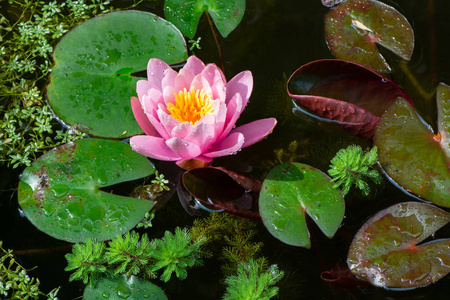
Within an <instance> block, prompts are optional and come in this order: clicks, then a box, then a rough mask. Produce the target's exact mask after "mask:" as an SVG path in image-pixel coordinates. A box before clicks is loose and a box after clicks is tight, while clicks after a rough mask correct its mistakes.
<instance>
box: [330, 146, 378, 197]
mask: <svg viewBox="0 0 450 300" xmlns="http://www.w3.org/2000/svg"><path fill="white" fill-rule="evenodd" d="M377 159H378V155H377V147H373V148H372V149H371V150H370V151H368V152H363V150H362V148H361V147H360V146H356V145H350V146H348V147H347V148H346V149H341V150H339V151H338V153H336V156H335V157H334V158H333V159H332V160H331V165H330V169H329V170H328V174H330V176H331V177H332V180H333V181H334V182H335V185H334V187H335V188H338V187H340V188H341V191H342V194H343V195H344V196H345V195H346V194H347V193H348V192H349V191H350V188H351V187H352V186H356V187H357V188H358V189H360V190H361V191H362V193H363V195H364V196H368V195H369V193H370V185H369V184H368V182H367V181H369V180H370V181H372V182H374V183H376V184H380V183H381V180H382V177H381V175H380V173H378V171H377V170H376V169H375V168H374V165H375V164H376V162H377Z"/></svg>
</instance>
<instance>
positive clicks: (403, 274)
mask: <svg viewBox="0 0 450 300" xmlns="http://www.w3.org/2000/svg"><path fill="white" fill-rule="evenodd" d="M449 221H450V213H448V212H446V211H444V210H442V209H440V208H437V207H435V206H433V205H431V204H425V203H419V202H404V203H399V204H396V205H393V206H391V207H389V208H387V209H385V210H382V211H380V212H379V213H377V214H376V215H375V216H373V217H372V218H370V219H369V220H368V221H367V222H366V223H365V224H364V225H363V226H362V227H361V229H360V230H359V231H358V233H357V234H356V235H355V237H354V239H353V242H352V244H351V245H350V250H349V253H348V258H347V263H348V266H349V268H350V270H351V272H352V273H353V274H354V275H356V276H358V277H360V278H361V279H364V280H366V281H368V282H370V283H372V284H373V285H376V286H381V287H391V288H413V287H419V286H424V285H427V284H430V283H432V282H435V281H437V280H439V279H441V278H442V277H444V276H445V275H447V274H448V273H449V272H450V250H449V249H450V240H449V239H445V240H436V241H431V242H428V243H426V244H422V245H417V244H418V243H420V242H422V241H423V240H424V239H426V238H427V237H429V236H430V235H432V234H433V233H434V232H436V231H437V230H438V229H439V228H441V227H442V226H444V225H446V224H447V223H448V222H449Z"/></svg>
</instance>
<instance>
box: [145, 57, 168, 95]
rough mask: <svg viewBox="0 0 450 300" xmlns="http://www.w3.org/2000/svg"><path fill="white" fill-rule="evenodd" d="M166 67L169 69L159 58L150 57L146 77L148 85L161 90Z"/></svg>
mask: <svg viewBox="0 0 450 300" xmlns="http://www.w3.org/2000/svg"><path fill="white" fill-rule="evenodd" d="M168 69H171V68H170V66H169V65H168V64H166V63H165V62H163V61H162V60H160V59H157V58H152V59H150V60H149V62H148V65H147V79H148V83H149V85H150V87H153V88H156V89H157V90H160V91H162V85H161V83H162V80H163V78H164V76H165V74H166V73H167V72H170V71H166V70H168Z"/></svg>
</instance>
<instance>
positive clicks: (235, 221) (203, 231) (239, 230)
mask: <svg viewBox="0 0 450 300" xmlns="http://www.w3.org/2000/svg"><path fill="white" fill-rule="evenodd" d="M255 227H256V223H255V222H254V221H251V220H248V219H244V218H239V217H236V216H233V215H230V214H225V213H212V214H210V215H209V217H208V218H203V219H196V220H195V221H194V225H193V226H192V228H191V234H192V236H193V238H194V239H196V238H198V237H203V236H204V237H206V244H205V245H204V246H203V255H204V256H206V257H211V256H212V255H213V252H216V253H220V254H219V255H220V259H221V260H223V261H224V264H223V265H222V271H223V272H224V274H225V276H228V275H231V274H233V273H234V272H235V271H236V269H237V266H238V265H239V264H240V263H242V262H247V261H249V260H250V259H252V258H256V256H257V254H258V252H259V250H260V249H261V247H262V246H263V243H262V242H253V241H252V238H253V237H254V235H255V234H256V230H255Z"/></svg>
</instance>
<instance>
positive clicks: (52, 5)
mask: <svg viewBox="0 0 450 300" xmlns="http://www.w3.org/2000/svg"><path fill="white" fill-rule="evenodd" d="M4 2H5V3H2V5H1V6H2V7H3V6H7V7H6V8H5V9H4V10H3V11H9V12H10V13H9V14H8V15H2V14H0V72H1V74H2V76H1V78H0V103H1V105H0V161H6V162H8V163H9V164H12V165H13V168H16V167H18V166H19V165H29V164H30V163H31V161H33V160H34V159H36V157H37V156H39V154H40V153H43V152H45V151H47V150H49V149H51V148H53V147H56V146H58V145H60V144H63V143H66V142H70V141H74V140H77V139H80V138H82V137H83V135H81V134H80V133H79V132H78V131H76V130H69V131H64V132H62V131H61V132H60V131H56V130H55V129H54V128H58V127H60V126H61V125H60V124H59V123H58V122H56V121H52V119H53V115H52V113H51V111H50V110H49V108H48V107H47V104H46V102H45V100H43V99H45V88H41V87H43V86H45V84H47V82H48V75H49V74H50V72H51V71H52V66H53V62H52V57H51V54H52V52H53V47H54V45H55V44H56V42H57V41H58V39H59V38H60V37H62V36H63V35H64V34H65V33H66V32H67V31H69V30H70V29H71V28H72V27H74V26H75V25H77V24H80V23H81V22H83V21H85V20H87V19H89V18H91V17H93V16H97V15H100V14H103V13H107V12H110V11H112V10H113V9H112V8H107V6H108V5H109V3H110V1H108V0H90V1H86V0H78V1H73V0H68V1H63V2H62V1H52V2H47V1H31V0H11V1H9V2H8V3H6V1H4ZM12 12H20V13H19V14H17V15H15V14H14V13H12ZM55 132H56V136H55Z"/></svg>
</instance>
